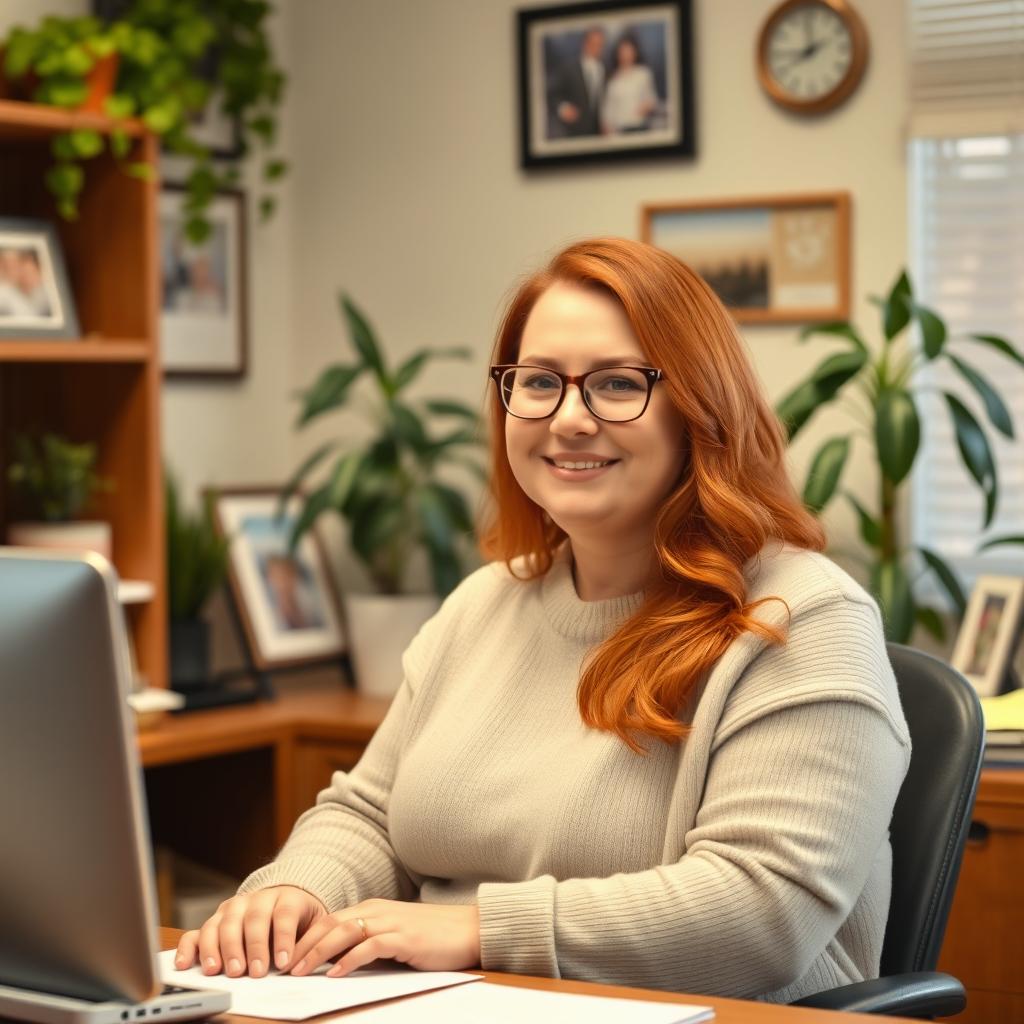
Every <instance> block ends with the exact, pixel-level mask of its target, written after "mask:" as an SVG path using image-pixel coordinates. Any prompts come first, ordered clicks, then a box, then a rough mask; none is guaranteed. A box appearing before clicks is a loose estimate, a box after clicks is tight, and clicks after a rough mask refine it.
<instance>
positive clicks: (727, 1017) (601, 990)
mask: <svg viewBox="0 0 1024 1024" xmlns="http://www.w3.org/2000/svg"><path fill="white" fill-rule="evenodd" d="M180 934H181V932H180V931H178V930H177V929H175V928H161V929H160V945H161V948H163V949H172V948H173V947H174V945H175V944H176V943H177V941H178V936H179V935H180ZM471 973H473V974H480V975H482V976H483V977H484V978H485V979H486V980H487V981H490V982H494V983H495V984H498V985H513V986H516V987H519V988H535V989H545V990H547V991H549V992H578V993H580V994H581V995H593V996H614V997H616V998H617V999H649V1000H652V1001H653V1002H659V1003H691V1004H695V1005H698V1006H711V1007H713V1008H714V1011H715V1022H716V1024H843V1022H844V1021H845V1022H848V1024H852V1022H855V1021H863V1022H864V1024H868V1022H870V1021H886V1020H905V1019H906V1018H903V1017H879V1016H867V1015H865V1014H860V1013H834V1012H832V1011H830V1010H809V1009H805V1008H802V1007H795V1006H776V1005H774V1004H771V1003H753V1002H745V1001H743V1000H740V999H717V998H713V997H711V996H688V995H683V994H677V993H675V992H658V991H655V990H651V989H642V988H624V987H622V986H620V985H595V984H592V983H591V982H587V981H561V980H555V979H553V978H531V977H527V976H525V975H518V974H496V973H494V972H493V971H472V972H471ZM210 986H211V988H216V987H217V986H216V979H215V978H211V979H210ZM407 998H410V999H415V998H416V996H409V997H407ZM349 1016H351V1017H352V1018H353V1024H358V1021H359V1008H358V1007H356V1008H354V1009H352V1010H341V1011H335V1012H334V1013H331V1014H326V1015H324V1016H323V1017H311V1018H310V1020H311V1021H313V1022H314V1024H316V1022H317V1021H324V1020H326V1019H327V1018H330V1019H332V1020H333V1019H335V1018H337V1017H349ZM215 1020H217V1021H224V1022H227V1021H237V1022H239V1024H241V1022H246V1024H250V1022H251V1024H267V1022H266V1021H265V1020H263V1019H262V1018H259V1017H240V1016H238V1015H237V1014H233V1013H229V1014H225V1015H224V1016H222V1017H217V1018H215Z"/></svg>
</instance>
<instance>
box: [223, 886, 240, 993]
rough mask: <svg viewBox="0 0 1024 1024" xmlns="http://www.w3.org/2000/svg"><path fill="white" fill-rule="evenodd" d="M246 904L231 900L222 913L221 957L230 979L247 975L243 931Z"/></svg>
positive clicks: (225, 971)
mask: <svg viewBox="0 0 1024 1024" xmlns="http://www.w3.org/2000/svg"><path fill="white" fill-rule="evenodd" d="M245 911H246V907H245V904H244V903H242V902H241V901H240V900H231V901H230V902H229V903H228V905H227V906H226V907H225V908H224V910H223V911H222V912H221V918H220V956H221V960H222V962H223V965H224V973H225V974H226V975H227V976H228V977H229V978H238V977H240V976H241V975H243V974H245V941H244V933H243V931H242V928H243V925H244V923H245Z"/></svg>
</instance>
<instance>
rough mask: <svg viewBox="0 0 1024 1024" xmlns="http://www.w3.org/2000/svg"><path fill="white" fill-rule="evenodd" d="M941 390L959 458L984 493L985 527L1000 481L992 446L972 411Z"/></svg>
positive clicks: (994, 504)
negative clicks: (958, 450) (953, 430)
mask: <svg viewBox="0 0 1024 1024" xmlns="http://www.w3.org/2000/svg"><path fill="white" fill-rule="evenodd" d="M943 393H944V394H945V396H946V404H947V405H948V406H949V411H950V414H951V415H952V417H953V425H954V427H955V428H956V443H957V446H958V447H959V449H960V457H961V458H962V459H963V463H964V465H965V466H966V467H967V471H968V472H969V473H970V474H971V476H972V477H973V478H974V479H975V480H976V481H977V483H978V486H979V487H980V488H981V490H982V492H983V493H984V495H985V518H984V525H985V526H988V525H989V524H990V523H991V522H992V517H993V516H994V515H995V513H996V502H997V501H998V500H999V481H998V479H997V476H996V464H995V460H994V459H993V458H992V449H991V448H990V447H989V443H988V438H987V437H986V436H985V432H984V431H983V430H982V429H981V424H979V423H978V421H977V420H976V419H975V418H974V416H973V414H972V413H971V411H970V410H969V409H968V408H967V407H966V406H965V405H964V404H963V402H961V401H960V399H959V398H957V397H956V395H951V394H950V393H949V392H948V391H946V392H943Z"/></svg>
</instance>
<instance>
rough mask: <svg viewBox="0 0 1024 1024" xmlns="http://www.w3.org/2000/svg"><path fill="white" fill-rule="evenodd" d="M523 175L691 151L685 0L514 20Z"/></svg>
mask: <svg viewBox="0 0 1024 1024" xmlns="http://www.w3.org/2000/svg"><path fill="white" fill-rule="evenodd" d="M518 21H519V122H520V123H519V134H520V146H521V152H520V161H521V164H522V166H523V167H543V166H548V165H552V164H567V163H582V162H585V161H590V162H592V161H606V160H619V159H625V158H630V159H632V158H638V157H640V158H643V157H654V156H693V155H694V152H695V149H696V131H695V126H694V106H695V104H694V97H693V80H694V76H693V53H692V50H693V43H692V32H691V10H690V0H667V2H662V3H658V2H651V0H601V2H597V3H583V4H571V5H568V6H559V7H541V8H537V7H534V8H530V9H529V10H523V11H520V12H519V15H518Z"/></svg>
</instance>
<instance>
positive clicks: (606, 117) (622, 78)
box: [601, 33, 658, 135]
mask: <svg viewBox="0 0 1024 1024" xmlns="http://www.w3.org/2000/svg"><path fill="white" fill-rule="evenodd" d="M657 109H658V93H657V90H656V89H655V88H654V75H653V74H652V73H651V69H650V68H649V67H648V66H647V65H646V64H644V63H642V61H641V60H640V47H639V45H638V43H637V41H636V39H635V38H634V37H633V36H632V35H630V34H629V33H627V34H626V35H624V36H622V37H621V38H620V39H619V41H618V42H617V43H616V44H615V70H614V71H613V72H612V74H611V77H610V78H609V79H608V87H607V88H606V89H605V93H604V99H603V101H602V103H601V127H602V130H603V131H604V133H605V134H606V135H607V134H614V133H616V132H638V131H645V130H646V129H647V128H648V126H649V122H650V117H651V115H652V114H653V113H654V112H655V111H656V110H657Z"/></svg>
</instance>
